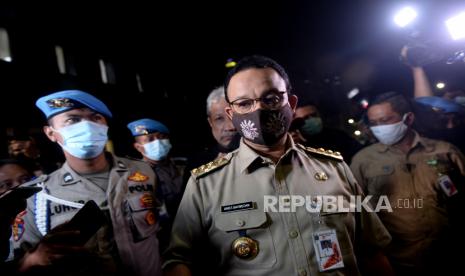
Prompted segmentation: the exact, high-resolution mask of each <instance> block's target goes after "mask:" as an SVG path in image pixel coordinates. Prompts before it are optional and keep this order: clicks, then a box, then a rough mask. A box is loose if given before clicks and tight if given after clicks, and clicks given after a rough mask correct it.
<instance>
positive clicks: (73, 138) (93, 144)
mask: <svg viewBox="0 0 465 276" xmlns="http://www.w3.org/2000/svg"><path fill="white" fill-rule="evenodd" d="M52 130H54V131H56V132H58V133H60V135H61V137H63V144H61V143H59V142H58V144H59V145H60V146H61V147H62V148H63V149H64V150H65V151H66V152H68V153H69V154H71V155H72V156H74V157H76V158H79V159H92V158H95V157H97V156H98V155H99V154H101V153H102V152H103V150H104V149H105V144H106V143H107V140H108V136H107V132H108V126H106V125H101V124H97V123H94V122H90V121H81V122H79V123H76V124H72V125H70V126H66V127H62V128H60V129H53V128H52Z"/></svg>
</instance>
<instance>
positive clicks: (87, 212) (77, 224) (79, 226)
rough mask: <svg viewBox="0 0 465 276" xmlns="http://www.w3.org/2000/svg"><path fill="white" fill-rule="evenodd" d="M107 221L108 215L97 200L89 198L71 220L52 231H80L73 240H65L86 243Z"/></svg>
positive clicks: (71, 242) (72, 242) (70, 242)
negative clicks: (98, 204)
mask: <svg viewBox="0 0 465 276" xmlns="http://www.w3.org/2000/svg"><path fill="white" fill-rule="evenodd" d="M105 221H106V216H105V214H104V213H103V212H102V210H100V208H99V207H98V206H97V204H96V203H95V201H93V200H89V201H88V202H87V203H86V204H85V205H84V206H83V207H82V208H81V209H80V210H79V211H78V212H77V213H76V214H75V215H74V217H72V218H71V220H70V221H68V222H66V223H64V224H63V225H59V226H57V227H55V228H54V229H52V230H51V231H50V234H54V235H56V234H57V233H59V232H63V231H79V235H77V236H76V237H75V238H73V240H66V241H63V242H64V243H67V244H74V245H84V244H85V243H86V242H87V241H88V240H89V239H90V238H91V237H92V236H93V235H94V234H95V233H96V232H97V231H98V230H99V229H100V227H102V226H103V224H104V223H105Z"/></svg>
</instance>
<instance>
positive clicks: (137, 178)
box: [128, 172, 149, 182]
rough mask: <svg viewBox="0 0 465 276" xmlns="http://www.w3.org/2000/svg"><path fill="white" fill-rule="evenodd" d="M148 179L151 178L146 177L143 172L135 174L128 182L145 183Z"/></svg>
mask: <svg viewBox="0 0 465 276" xmlns="http://www.w3.org/2000/svg"><path fill="white" fill-rule="evenodd" d="M148 179H149V177H148V176H146V175H145V174H142V173H141V172H135V173H133V174H131V175H130V176H129V177H128V180H130V181H134V182H144V181H147V180H148Z"/></svg>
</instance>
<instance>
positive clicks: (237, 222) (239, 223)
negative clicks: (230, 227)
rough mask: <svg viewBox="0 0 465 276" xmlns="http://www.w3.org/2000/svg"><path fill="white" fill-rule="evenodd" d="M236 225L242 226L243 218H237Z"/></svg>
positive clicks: (243, 223)
mask: <svg viewBox="0 0 465 276" xmlns="http://www.w3.org/2000/svg"><path fill="white" fill-rule="evenodd" d="M236 225H237V226H240V227H242V226H244V225H245V221H243V220H238V221H236Z"/></svg>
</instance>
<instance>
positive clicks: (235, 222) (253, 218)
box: [216, 209, 266, 232]
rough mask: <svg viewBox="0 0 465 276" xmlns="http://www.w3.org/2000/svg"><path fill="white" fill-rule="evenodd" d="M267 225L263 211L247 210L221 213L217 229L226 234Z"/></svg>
mask: <svg viewBox="0 0 465 276" xmlns="http://www.w3.org/2000/svg"><path fill="white" fill-rule="evenodd" d="M265 223H266V214H265V212H263V210H258V209H256V210H247V211H239V212H234V213H221V214H219V216H218V217H217V218H216V227H217V228H218V229H221V230H223V231H225V232H231V231H237V230H242V229H252V228H259V227H261V226H263V225H264V224H265Z"/></svg>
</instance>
